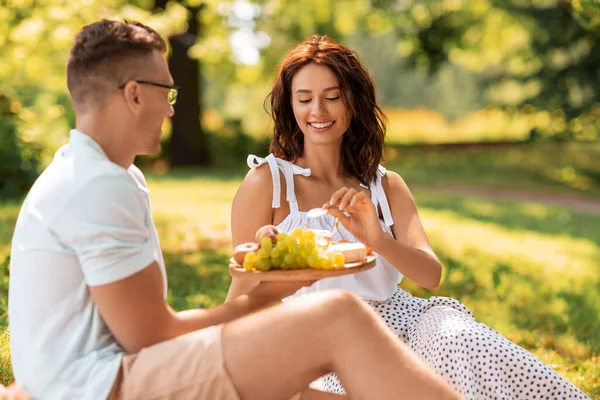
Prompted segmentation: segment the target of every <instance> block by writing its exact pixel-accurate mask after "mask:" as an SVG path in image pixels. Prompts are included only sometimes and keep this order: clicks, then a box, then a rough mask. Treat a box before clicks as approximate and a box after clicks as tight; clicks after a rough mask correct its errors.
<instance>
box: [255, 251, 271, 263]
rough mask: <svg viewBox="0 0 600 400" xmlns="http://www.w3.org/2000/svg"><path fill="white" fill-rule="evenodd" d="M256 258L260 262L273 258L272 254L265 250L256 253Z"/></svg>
mask: <svg viewBox="0 0 600 400" xmlns="http://www.w3.org/2000/svg"><path fill="white" fill-rule="evenodd" d="M256 258H257V259H259V260H265V259H268V258H271V252H270V251H269V250H267V249H265V248H261V249H259V250H258V252H257V253H256Z"/></svg>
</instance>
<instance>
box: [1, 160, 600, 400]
mask: <svg viewBox="0 0 600 400" xmlns="http://www.w3.org/2000/svg"><path fill="white" fill-rule="evenodd" d="M541 153H542V152H540V154H541ZM559 153H560V152H558V151H557V152H555V153H552V154H554V155H546V154H543V155H540V157H541V159H543V160H546V158H544V157H555V156H556V154H559ZM477 154H479V153H476V152H475V150H473V152H470V151H469V152H467V153H464V152H463V153H461V154H458V155H456V156H455V157H454V158H453V160H454V161H453V163H452V164H451V165H450V164H448V163H447V162H446V161H444V159H445V157H443V156H442V155H440V154H437V155H435V154H434V155H430V156H429V157H425V156H424V155H423V154H420V155H419V154H417V152H416V151H411V152H405V153H403V154H398V155H397V156H398V158H397V159H396V160H395V161H393V162H391V163H390V164H389V165H388V166H389V167H390V169H393V170H397V171H398V172H399V173H401V174H402V175H403V176H404V177H405V179H406V180H407V181H408V182H409V184H413V183H415V184H416V185H415V187H416V189H415V190H414V195H415V198H416V200H417V203H418V205H419V208H420V212H421V216H422V218H423V221H424V224H425V226H426V229H427V231H428V234H429V236H430V239H431V242H432V244H433V246H434V249H435V250H436V252H437V254H438V255H439V256H440V258H441V259H442V260H443V262H444V266H445V274H444V281H443V285H442V286H441V288H440V289H439V290H438V291H436V293H435V294H436V295H443V296H452V297H456V298H458V299H459V300H461V301H462V302H463V303H465V304H466V305H467V306H468V307H469V308H470V309H471V310H472V311H473V312H474V314H475V316H476V318H477V319H478V320H480V321H482V322H485V323H486V324H488V325H489V326H491V327H493V328H494V329H496V330H498V331H499V332H500V333H502V334H503V335H505V336H507V337H508V338H509V339H511V340H512V341H514V342H516V343H518V344H520V345H522V346H524V347H526V348H527V349H528V350H530V351H532V352H533V353H534V354H536V355H537V356H538V357H540V358H541V359H542V360H543V361H544V362H546V363H548V364H550V365H551V366H552V367H553V368H555V369H556V370H558V371H559V372H560V373H561V374H562V375H564V376H566V377H567V378H568V379H569V380H571V381H572V382H573V383H574V384H575V385H576V386H578V387H580V388H581V389H582V390H584V391H585V392H586V393H588V394H589V395H590V396H592V398H599V399H600V389H599V388H600V334H598V330H599V328H600V322H599V321H600V230H598V229H597V227H598V226H600V215H593V214H589V215H586V214H577V213H574V212H571V211H568V210H563V209H558V208H553V207H548V206H543V205H538V204H532V203H517V202H503V201H489V200H481V199H478V200H474V199H465V198H462V197H459V196H448V195H440V193H439V192H436V191H435V190H432V189H429V188H428V186H429V185H428V184H431V185H432V186H434V185H435V184H439V183H442V182H447V181H450V182H452V183H461V184H479V183H481V184H482V185H486V184H489V185H506V186H505V187H521V188H528V189H532V190H533V189H535V190H548V191H555V192H561V193H586V194H588V195H595V193H597V192H596V190H597V188H598V181H597V180H594V179H592V178H589V176H594V175H593V171H592V170H593V168H592V167H589V166H588V168H589V170H590V171H592V172H587V173H589V174H590V175H589V176H588V175H586V177H588V178H589V179H591V180H592V181H593V182H594V184H593V185H592V186H590V187H589V188H588V189H586V190H583V189H578V188H577V187H574V186H573V185H572V184H566V183H564V182H562V181H560V180H553V179H552V178H547V179H546V180H544V179H542V178H541V177H542V176H546V175H544V174H543V173H541V172H539V173H537V174H534V170H535V166H531V168H529V167H527V168H525V167H523V168H521V172H520V173H519V172H518V170H517V169H518V168H517V167H518V165H519V164H520V163H522V162H523V158H521V157H526V155H523V151H522V150H521V151H520V153H518V154H519V155H518V156H516V155H515V156H514V157H515V158H514V159H511V158H510V157H509V156H508V153H505V155H504V160H505V163H501V160H502V156H501V155H494V156H492V155H490V154H489V153H488V154H479V155H477ZM513 155H514V154H513ZM419 159H420V160H421V165H422V167H419V166H418V163H417V161H418V160H419ZM509 160H511V161H510V162H509ZM529 161H531V163H532V164H535V163H537V162H542V161H539V160H537V159H536V158H535V157H532V156H531V155H529ZM579 161H580V163H581V165H583V164H585V163H584V162H583V161H581V160H579ZM468 162H471V163H473V165H474V167H472V168H471V167H468ZM241 163H243V161H241ZM500 164H502V165H500ZM555 164H556V163H555ZM590 164H591V161H590ZM496 165H498V166H496ZM557 165H558V164H557ZM586 165H587V164H586ZM503 168H504V169H503ZM576 168H577V171H583V170H586V171H588V170H587V169H585V167H576ZM498 169H499V170H498ZM494 171H496V172H497V173H496V174H495V175H494ZM511 171H512V172H511ZM527 171H530V172H531V175H528V174H527V173H526V172H527ZM243 174H244V171H243V170H242V169H236V170H235V171H234V172H233V173H229V172H224V171H195V172H183V173H171V174H168V175H164V176H159V175H150V176H149V177H148V181H149V185H150V189H151V193H150V196H151V199H152V205H153V215H154V218H155V222H156V224H157V226H158V229H159V235H160V238H161V241H162V245H163V250H164V255H165V261H166V263H167V269H168V275H169V286H170V289H169V301H170V303H171V304H172V305H173V306H174V307H175V308H177V309H182V308H187V307H210V306H214V305H216V304H219V303H220V302H222V301H223V299H224V298H225V295H226V292H227V288H228V284H229V281H230V278H229V276H228V274H227V260H228V258H229V254H230V237H229V235H230V223H229V207H230V204H231V200H232V198H233V195H234V193H235V190H236V188H237V185H238V184H239V181H240V179H241V178H242V177H243ZM478 174H479V177H480V179H479V180H477V176H478ZM548 176H549V175H548ZM461 177H462V178H463V180H460V179H459V178H461ZM534 182H537V184H534ZM509 183H512V185H511V186H509ZM17 212H18V205H17V204H12V205H11V204H6V205H4V206H0V267H2V268H3V270H2V271H1V272H0V290H1V291H2V295H1V296H0V307H1V308H0V314H1V315H3V318H2V320H1V322H0V323H1V324H2V325H1V328H0V381H2V382H3V383H7V382H8V381H9V380H10V379H11V378H12V373H11V370H10V364H9V350H8V340H7V335H6V324H7V319H6V316H5V315H4V313H5V311H6V292H7V279H8V278H7V273H8V264H7V257H8V254H9V243H10V238H11V235H12V229H13V227H14V223H15V221H16V215H17ZM402 286H403V287H405V288H406V289H408V290H409V291H411V292H412V293H413V294H415V295H419V296H430V295H432V293H431V292H428V291H425V290H423V289H420V288H418V287H416V286H415V285H413V284H412V283H411V282H408V281H405V282H403V283H402Z"/></svg>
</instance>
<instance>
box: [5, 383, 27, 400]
mask: <svg viewBox="0 0 600 400" xmlns="http://www.w3.org/2000/svg"><path fill="white" fill-rule="evenodd" d="M0 400H29V396H28V395H27V392H25V389H23V388H22V387H21V386H19V384H18V383H17V382H14V383H11V384H10V386H7V387H4V386H2V385H0Z"/></svg>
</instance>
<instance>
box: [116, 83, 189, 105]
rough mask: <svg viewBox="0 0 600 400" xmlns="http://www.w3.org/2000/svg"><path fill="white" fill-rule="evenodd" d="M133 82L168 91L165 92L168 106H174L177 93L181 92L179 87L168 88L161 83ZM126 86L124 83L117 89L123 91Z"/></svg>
mask: <svg viewBox="0 0 600 400" xmlns="http://www.w3.org/2000/svg"><path fill="white" fill-rule="evenodd" d="M134 82H137V83H139V84H142V85H152V86H158V87H161V88H165V89H169V91H168V92H167V99H168V100H169V104H170V105H174V104H175V103H176V102H177V95H178V94H179V91H180V90H181V88H180V87H179V86H169V85H164V84H162V83H156V82H150V81H134ZM126 84H127V83H124V84H122V85H121V86H119V89H123V88H124V87H125V85H126Z"/></svg>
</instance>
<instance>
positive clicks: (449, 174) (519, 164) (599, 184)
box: [386, 143, 600, 199]
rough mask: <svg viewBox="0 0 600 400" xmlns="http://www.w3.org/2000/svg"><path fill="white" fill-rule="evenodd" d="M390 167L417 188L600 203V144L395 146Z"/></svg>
mask: <svg viewBox="0 0 600 400" xmlns="http://www.w3.org/2000/svg"><path fill="white" fill-rule="evenodd" d="M389 156H390V157H389V158H390V162H389V163H388V164H386V166H388V167H391V169H393V170H395V171H399V172H401V175H402V176H403V177H404V179H405V180H406V181H407V182H408V183H409V184H412V185H415V184H417V185H419V186H436V185H448V184H456V185H475V186H478V187H491V188H510V189H521V190H527V191H536V192H546V193H551V194H554V193H555V194H564V195H573V196H584V197H592V198H597V199H600V163H598V162H597V160H598V159H599V158H600V143H558V144H557V143H538V144H535V145H532V144H514V145H507V146H506V147H500V148H498V147H455V148H453V147H439V148H437V149H435V148H434V149H432V148H418V147H401V146H390V148H389Z"/></svg>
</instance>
